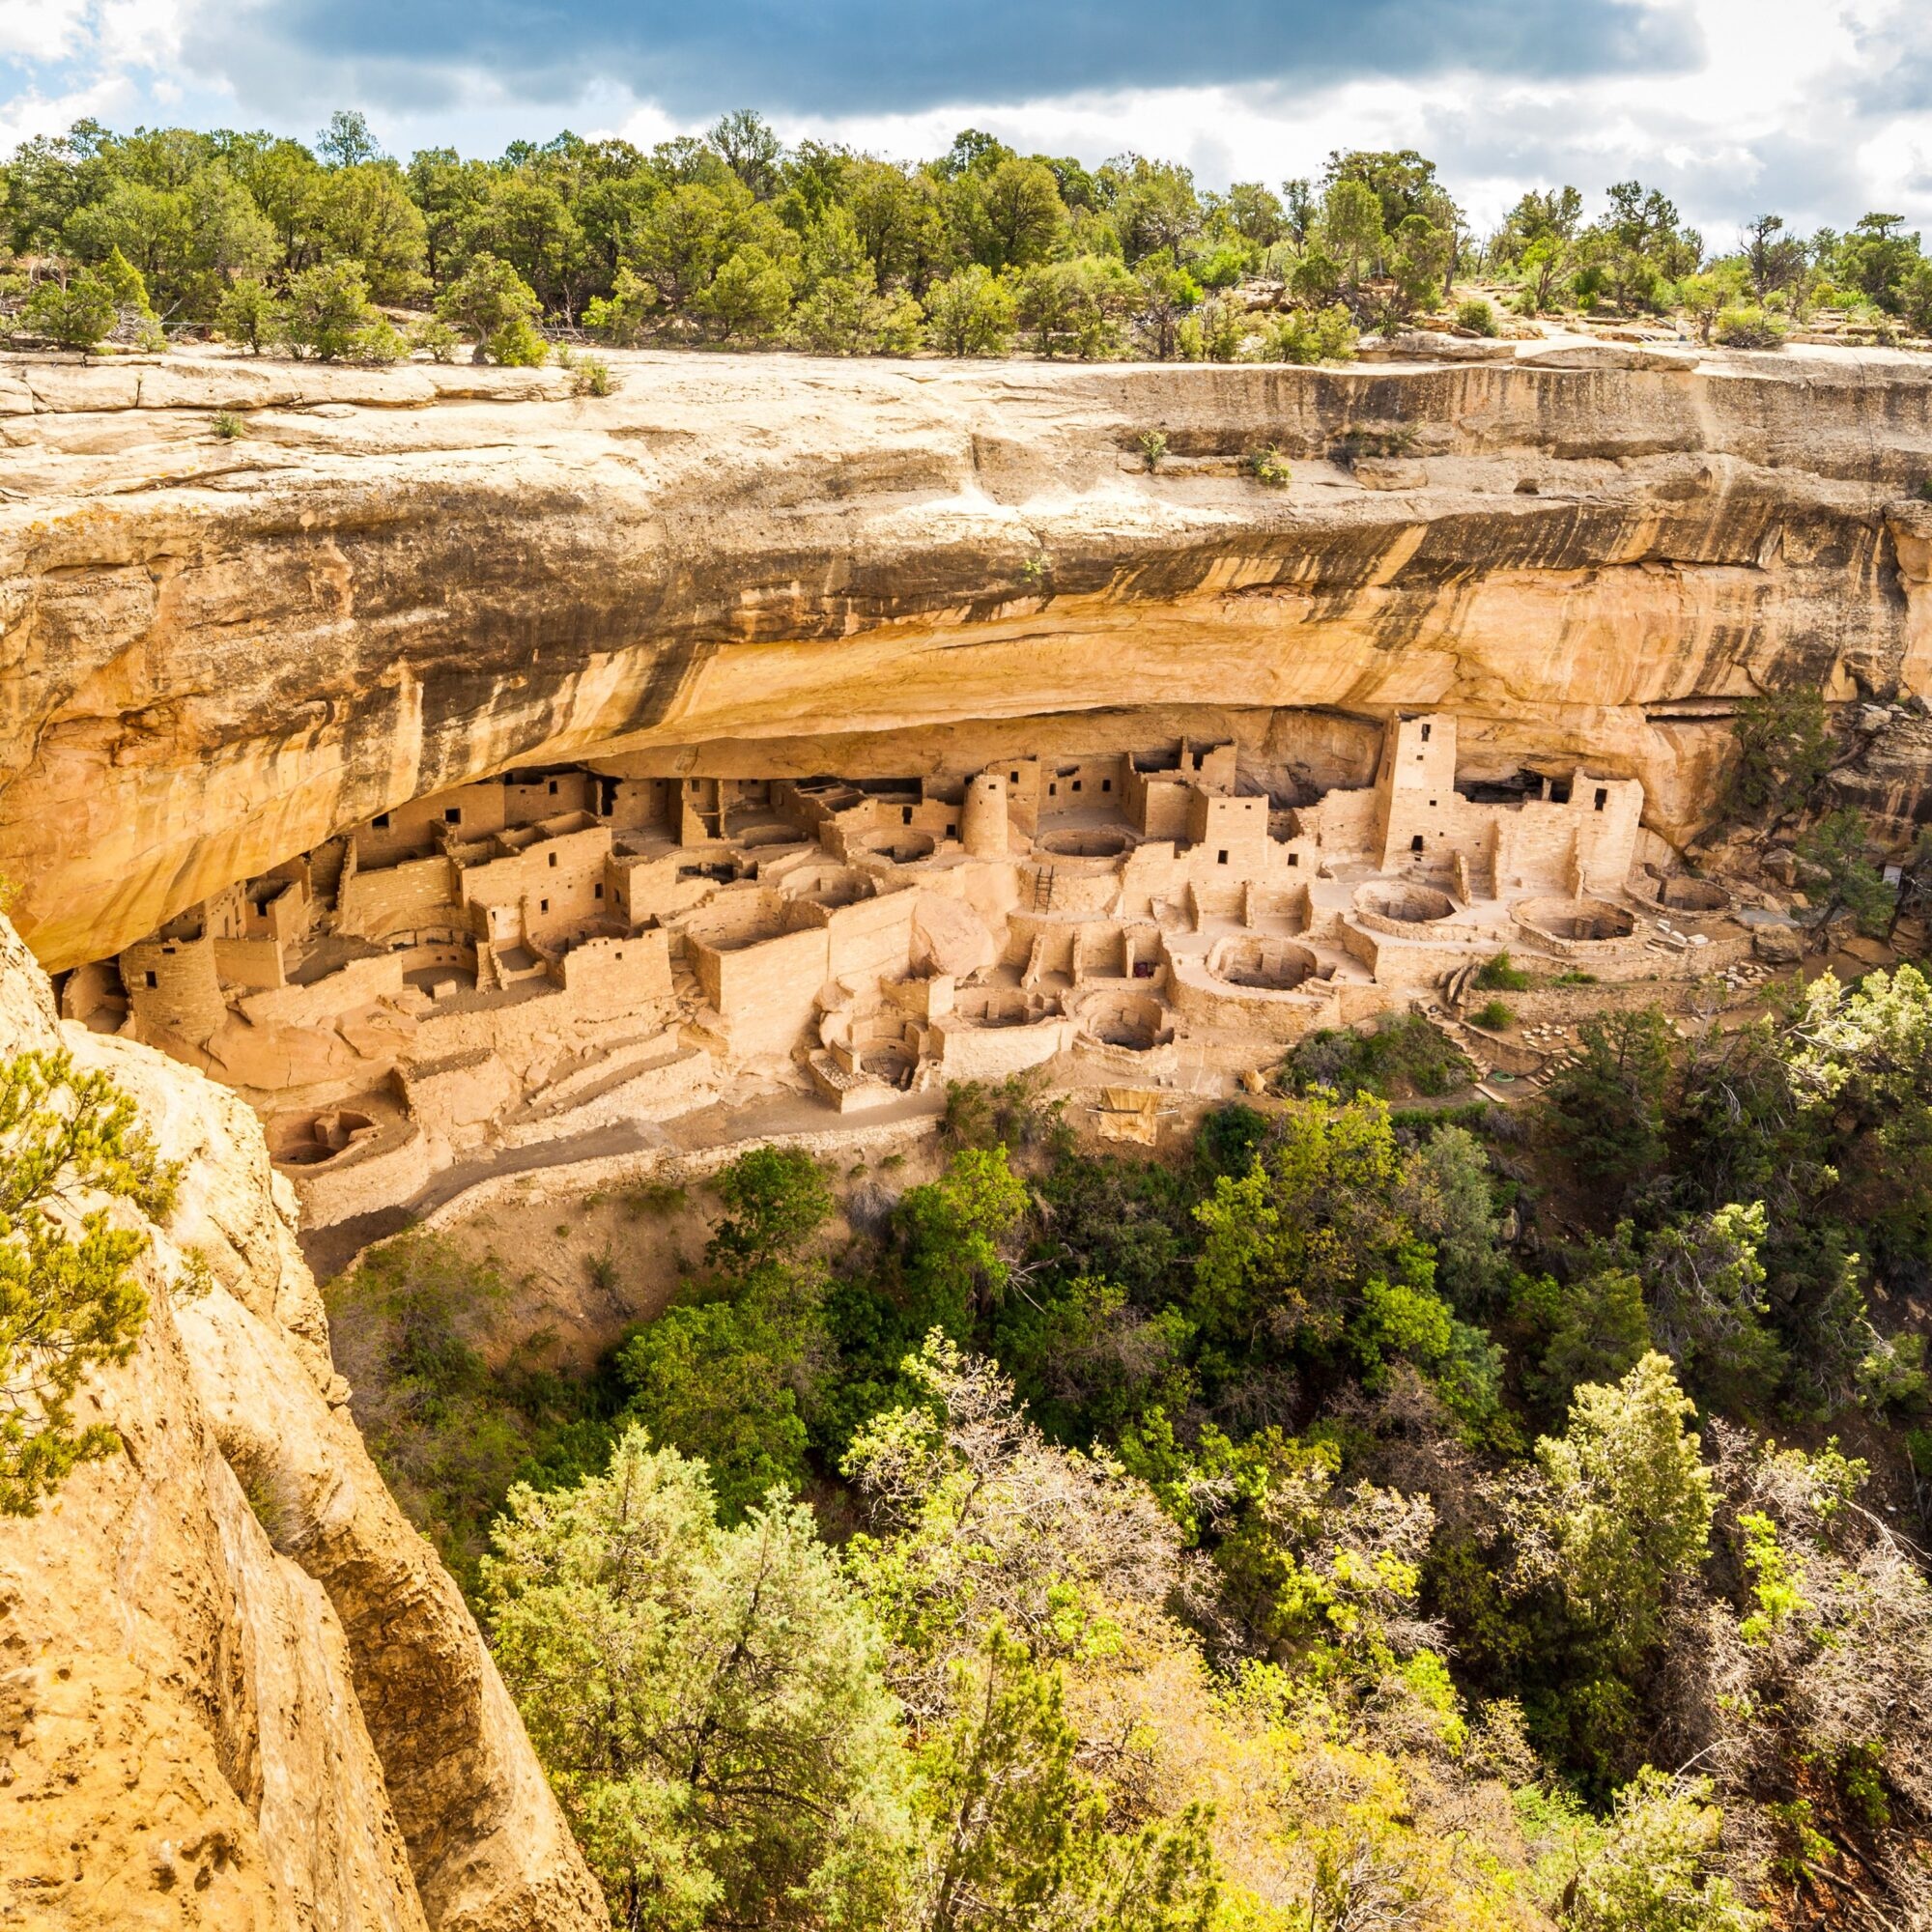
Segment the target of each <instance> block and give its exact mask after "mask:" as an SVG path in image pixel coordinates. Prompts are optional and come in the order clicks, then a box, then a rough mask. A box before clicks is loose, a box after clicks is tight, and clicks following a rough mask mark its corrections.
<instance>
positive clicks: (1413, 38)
mask: <svg viewBox="0 0 1932 1932" xmlns="http://www.w3.org/2000/svg"><path fill="white" fill-rule="evenodd" d="M196 39H197V41H198V44H197V45H196V46H195V47H194V49H193V53H194V56H195V61H196V65H197V66H200V67H202V68H204V70H211V69H212V70H213V71H215V72H217V73H220V74H222V75H223V76H224V77H225V78H227V79H229V80H230V81H231V82H232V83H233V84H235V85H236V87H237V91H238V93H240V94H241V95H242V96H243V97H244V98H245V97H246V96H247V95H248V94H250V93H254V92H257V91H260V90H264V89H266V90H269V91H272V92H282V91H285V90H286V89H287V88H289V87H290V86H291V85H298V84H299V79H298V76H299V75H300V72H301V70H302V69H303V68H304V67H309V68H310V69H311V70H313V68H315V67H322V68H326V69H328V70H332V76H331V77H334V78H337V80H338V84H339V83H340V81H343V80H347V81H352V82H353V83H354V84H355V87H356V89H357V94H358V98H360V99H368V100H372V101H374V100H381V101H383V102H384V103H385V104H388V105H391V106H394V107H398V108H419V107H424V106H431V105H435V104H438V102H439V101H440V100H441V99H447V98H448V90H449V89H450V87H451V86H452V85H453V84H454V83H455V79H456V76H457V75H458V74H460V73H464V72H472V73H473V72H476V71H481V72H483V73H484V74H486V75H487V76H488V77H489V78H490V79H491V80H492V81H493V82H495V83H496V84H497V86H498V87H500V88H502V89H504V90H506V91H507V92H508V93H509V94H511V95H512V96H514V97H517V98H521V99H527V100H531V101H542V100H567V99H572V98H574V97H577V96H579V95H581V94H582V91H583V90H584V89H585V88H586V87H587V86H591V85H595V84H599V83H602V84H605V85H609V86H613V87H617V88H621V89H624V90H627V91H628V92H630V93H631V94H633V95H636V96H638V97H640V98H646V99H655V100H657V101H659V102H660V103H662V104H663V105H664V106H665V107H666V108H668V110H669V111H671V112H672V113H674V114H694V113H696V114H702V113H708V112H711V111H713V110H715V109H716V108H718V107H719V106H720V105H725V104H731V103H735V102H740V101H743V102H749V103H753V104H755V105H756V106H758V107H760V108H763V109H766V110H768V111H772V112H779V113H787V112H789V113H814V114H834V115H837V114H854V113H868V112H912V111H917V110H919V109H921V108H925V107H934V106H941V105H945V104H947V103H949V102H952V101H962V102H963V101H976V102H986V103H989V104H992V103H998V102H1003V101H1014V100H1021V99H1039V98H1040V97H1042V96H1049V95H1062V94H1066V93H1069V92H1073V91H1076V90H1080V89H1109V88H1134V87H1176V86H1190V85H1213V84H1229V83H1234V84H1238V83H1243V82H1253V81H1262V80H1269V79H1278V80H1291V79H1292V80H1293V82H1294V83H1296V84H1297V85H1307V84H1309V83H1321V82H1329V81H1334V80H1340V79H1349V78H1357V77H1364V76H1369V75H1376V76H1385V77H1397V78H1406V77H1416V76H1421V75H1425V74H1430V73H1437V72H1441V71H1445V70H1452V69H1455V70H1460V69H1469V70H1472V71H1476V72H1479V73H1493V74H1496V75H1509V76H1513V77H1519V78H1520V77H1525V76H1527V77H1544V78H1548V79H1551V80H1560V79H1570V78H1575V77H1578V76H1582V75H1590V74H1604V73H1610V72H1630V71H1669V70H1677V69H1682V68H1684V67H1687V66H1691V65H1694V64H1695V62H1696V60H1697V58H1698V55H1699V45H1698V39H1697V33H1696V29H1695V26H1694V23H1693V22H1692V21H1691V20H1690V17H1689V15H1688V12H1686V11H1676V10H1660V9H1658V8H1655V7H1646V6H1641V5H1637V4H1635V0H1339V4H1338V0H1194V4H1192V5H1188V4H1184V0H1183V4H1180V5H1176V4H1174V0H1106V4H1104V5H1103V4H1100V0H1059V4H1054V3H1053V0H1044V3H1043V0H980V4H977V5H974V4H964V5H960V4H948V5H936V4H931V0H710V4H706V0H695V4H694V0H631V4H623V0H582V4H574V5H559V4H554V0H552V3H551V4H546V3H545V0H294V4H286V0H283V3H282V4H275V5H272V6H270V7H265V8H260V9H257V10H253V11H249V10H240V11H232V12H231V11H229V10H223V12H222V14H220V16H219V20H218V25H217V23H216V21H215V20H214V19H212V18H211V19H209V21H208V26H207V29H206V31H205V32H204V33H203V34H201V35H199V36H196Z"/></svg>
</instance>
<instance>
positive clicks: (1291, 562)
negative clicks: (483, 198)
mask: <svg viewBox="0 0 1932 1932" xmlns="http://www.w3.org/2000/svg"><path fill="white" fill-rule="evenodd" d="M1496 353H1497V354H1499V355H1505V356H1508V355H1511V353H1512V352H1511V351H1510V350H1509V349H1508V348H1506V347H1499V348H1498V349H1497V351H1496ZM615 359H616V360H617V362H618V365H619V366H618V375H619V379H620V387H619V389H618V392H617V393H616V394H614V395H612V396H610V397H605V398H596V397H582V398H573V397H572V396H571V394H570V391H569V378H568V377H567V375H565V374H564V373H562V372H538V373H535V374H528V373H524V372H518V371H507V370H469V369H462V370H456V369H437V368H429V367H423V366H414V367H411V368H408V369H403V370H398V371H393V372H378V373H369V372H355V371H329V370H316V369H312V368H304V367H300V366H295V365H276V366H265V365H258V364H250V363H248V362H246V361H245V360H242V359H240V358H235V357H230V356H226V355H221V356H204V357H172V358H169V359H168V360H167V361H165V362H163V363H158V364H149V365H145V366H143V365H136V364H116V365H110V366H105V367H100V368H89V369H82V368H78V367H72V366H60V365H56V364H52V363H48V362H38V363H35V362H18V361H16V362H13V363H10V364H7V365H5V366H4V367H0V437H3V438H4V440H5V442H6V445H7V448H6V452H5V454H4V457H0V490H4V496H0V626H4V631H0V697H4V702H0V872H4V873H5V874H6V875H8V876H9V877H10V878H12V879H13V880H14V881H15V882H16V883H17V885H18V886H19V887H20V888H21V897H20V899H19V902H18V912H17V917H18V918H19V920H20V922H21V929H22V931H23V933H24V934H25V936H26V937H27V938H28V939H29V941H30V942H31V944H32V945H33V947H34V950H35V951H36V952H37V953H38V954H39V955H40V957H41V958H42V960H43V962H45V963H46V964H47V965H48V966H49V967H50V968H61V967H65V966H71V965H74V964H76V963H79V962H81V961H85V960H91V959H98V958H100V957H103V956H106V955H108V954H111V953H114V952H118V951H119V950H121V949H122V948H124V947H126V946H128V944H130V943H131V942H133V941H135V940H138V939H140V938H141V937H143V936H144V935H145V934H147V933H149V932H152V931H154V930H155V929H156V927H157V926H159V925H160V924H161V923H163V922H164V921H166V920H167V919H168V918H170V917H171V916H172V915H173V914H175V913H176V912H178V911H179V910H181V909H182V908H183V907H185V906H190V905H193V904H194V903H196V902H197V901H199V900H202V899H205V898H207V897H208V896H210V895H212V894H213V893H216V892H219V891H220V890H221V889H223V888H224V887H226V886H228V885H229V884H231V883H233V882H234V881H236V880H238V879H241V878H245V877H248V876H251V875H254V874H259V873H261V872H263V871H265V870H266V869H268V868H269V867H271V866H273V865H275V864H277V863H279V862H281V861H283V860H286V859H288V858H290V857H292V856H293V855H295V854H297V853H299V852H303V851H307V850H309V849H311V848H313V847H315V846H316V845H318V844H320V843H321V842H322V841H323V840H324V839H326V838H328V837H329V836H330V835H331V834H334V833H337V832H340V831H342V830H343V829H344V828H346V827H348V826H351V825H355V824H357V823H360V822H363V821H366V820H368V819H369V818H371V817H372V816H373V815H374V814H376V813H379V812H383V811H385V810H389V809H391V808H392V807H395V806H399V805H401V804H403V803H404V802H406V801H408V800H410V799H412V798H415V797H418V796H420V795H422V794H424V793H426V792H432V791H437V790H440V789H445V788H447V787H450V786H454V785H457V784H459V783H462V782H464V781H468V780H470V779H474V778H477V777H481V776H483V775H486V774H489V773H492V772H497V771H501V770H503V769H505V768H508V767H510V766H513V765H517V764H537V763H548V762H557V761H563V760H570V759H585V758H595V757H597V756H599V755H602V754H620V753H621V754H626V755H628V756H629V757H630V759H631V760H632V762H631V764H630V766H629V767H628V768H629V769H632V770H634V771H636V770H642V769H645V768H647V767H651V768H657V769H661V770H662V771H663V772H664V773H665V774H667V775H679V776H682V775H688V774H714V775H722V776H741V775H753V776H755V775H765V776H772V775H783V774H786V773H796V774H809V773H813V772H837V773H843V772H858V773H879V772H886V771H895V770H896V771H902V772H905V773H908V774H916V773H918V772H921V771H923V770H925V769H927V768H929V767H930V766H932V765H934V764H936V763H937V762H938V761H940V760H941V759H942V758H944V759H945V760H947V761H950V762H951V763H952V765H953V766H955V767H958V768H968V767H971V766H974V765H976V764H983V763H986V762H990V761H991V760H993V759H995V758H999V757H1003V756H1005V755H1007V754H1008V753H1009V751H1010V750H1016V749H1028V750H1032V751H1034V752H1036V753H1050V752H1051V751H1053V750H1055V749H1057V747H1058V745H1059V744H1060V743H1061V738H1059V737H1056V732H1062V733H1064V732H1065V731H1075V732H1076V734H1077V741H1078V743H1080V744H1081V745H1083V746H1085V747H1087V748H1089V749H1092V748H1094V747H1099V746H1103V745H1106V744H1115V745H1116V746H1117V748H1122V749H1123V748H1125V747H1126V746H1128V745H1130V744H1133V743H1137V742H1152V741H1154V740H1156V739H1160V738H1171V737H1176V736H1179V735H1181V734H1182V733H1183V732H1188V733H1191V734H1192V735H1193V736H1195V737H1196V738H1199V739H1201V740H1203V741H1212V740H1217V739H1218V740H1225V739H1229V738H1232V739H1234V740H1235V741H1236V743H1237V744H1239V745H1241V746H1243V747H1244V748H1261V749H1264V750H1265V751H1266V752H1267V753H1268V754H1269V756H1270V757H1271V758H1273V759H1274V760H1275V761H1277V762H1289V763H1293V762H1296V761H1299V762H1300V763H1302V764H1304V765H1306V767H1307V769H1308V771H1309V773H1310V776H1311V777H1312V778H1313V779H1315V780H1316V781H1318V782H1334V781H1337V780H1338V779H1340V778H1342V777H1343V776H1344V775H1345V772H1346V773H1348V774H1353V772H1354V761H1356V760H1357V759H1358V756H1359V753H1360V750H1361V746H1362V744H1363V743H1364V742H1370V743H1372V742H1373V738H1374V734H1375V732H1376V730H1377V729H1378V726H1379V725H1380V723H1381V722H1382V721H1383V720H1384V719H1386V717H1387V716H1388V715H1389V714H1390V713H1391V712H1393V711H1395V710H1397V709H1401V708H1430V709H1435V710H1439V711H1444V712H1453V713H1455V714H1456V715H1457V716H1458V718H1459V719H1460V720H1461V721H1462V725H1463V750H1464V753H1465V756H1466V757H1467V758H1468V760H1469V762H1470V766H1471V769H1472V771H1474V772H1476V773H1478V774H1480V773H1481V772H1482V771H1483V769H1484V765H1485V761H1486V760H1487V761H1488V762H1489V763H1490V764H1492V766H1493V767H1494V770H1495V771H1496V772H1497V773H1499V774H1500V773H1504V772H1509V771H1514V770H1515V769H1516V768H1517V767H1518V766H1519V765H1520V763H1521V762H1522V760H1523V759H1524V758H1525V757H1526V756H1536V755H1554V756H1565V757H1570V758H1572V759H1577V758H1584V757H1587V758H1588V759H1589V760H1591V761H1592V763H1593V765H1594V767H1596V768H1598V769H1602V770H1604V771H1606V772H1610V773H1614V774H1616V775H1619V776H1625V777H1631V778H1636V779H1640V780H1641V781H1642V782H1643V785H1644V788H1645V796H1646V801H1647V804H1646V822H1647V823H1648V824H1649V825H1650V826H1651V828H1652V829H1653V830H1655V831H1657V832H1659V833H1660V834H1662V836H1663V837H1665V838H1669V839H1670V840H1672V842H1674V843H1682V842H1683V841H1684V840H1685V839H1686V838H1689V837H1690V834H1691V833H1692V832H1693V831H1694V830H1695V829H1696V827H1697V825H1698V823H1699V821H1700V819H1701V818H1702V816H1703V814H1704V813H1705V812H1706V810H1708V806H1709V801H1710V795H1711V790H1712V780H1713V776H1714V772H1715V768H1716V765H1717V762H1718V760H1719V758H1720V756H1721V754H1722V748H1723V746H1724V744H1725V743H1726V740H1727V733H1726V728H1725V725H1724V722H1723V721H1724V716H1725V713H1726V711H1727V709H1728V707H1729V705H1731V704H1732V703H1734V702H1735V700H1736V699H1737V698H1738V697H1739V696H1744V695H1747V694H1749V693H1750V692H1752V691H1755V690H1758V689H1760V688H1763V687H1766V686H1769V685H1776V684H1784V685H1793V684H1802V685H1809V686H1811V687H1813V688H1816V689H1820V690H1823V691H1824V692H1826V693H1827V695H1828V696H1832V697H1833V698H1836V699H1841V700H1850V699H1852V698H1855V697H1859V696H1874V697H1886V698H1891V697H1897V696H1914V695H1923V694H1925V693H1926V691H1927V687H1928V684H1932V503H1926V502H1924V501H1922V500H1920V499H1919V498H1918V495H1917V493H1918V489H1919V486H1920V484H1921V483H1922V481H1923V480H1924V478H1925V477H1926V476H1927V475H1928V474H1932V365H1928V364H1927V363H1926V362H1925V361H1924V359H1923V358H1916V359H1915V358H1912V357H1909V356H1905V355H1887V354H1884V353H1879V352H1871V353H1867V354H1862V355H1860V354H1854V353H1848V352H1833V351H1823V350H1819V351H1806V350H1790V351H1786V352H1784V353H1783V354H1781V355H1703V356H1700V355H1698V354H1697V353H1696V352H1695V351H1694V350H1690V349H1689V348H1686V349H1684V350H1682V351H1659V350H1648V349H1632V348H1626V347H1622V346H1620V345H1613V344H1596V345H1562V344H1557V345H1522V346H1520V353H1517V354H1515V355H1514V359H1509V360H1503V361H1493V360H1492V361H1478V362H1465V363H1453V364H1441V363H1435V364H1413V365H1395V364H1390V365H1381V366H1377V367H1372V368H1371V367H1358V368H1350V369H1346V370H1293V369H1264V368H1252V367H1230V368H1216V367H1203V368H1172V367H1170V368H1153V369H1150V368H1145V367H1142V368H1131V367H1097V368H1096V367H1086V368H1064V367H1057V366H1052V365H1028V364H1018V363H993V364H981V365H974V366H961V365H952V364H944V363H899V364H889V363H821V362H811V361H807V360H802V359H797V358H791V357H769V358H752V357H718V358H707V357H699V356H686V357H668V356H648V355H639V356H632V357H622V358H615ZM222 410H225V411H229V412H235V413H236V414H237V415H239V417H240V418H241V423H242V427H243V431H244V433H243V434H242V435H241V437H239V438H237V439H235V440H221V439H220V438H218V437H217V436H216V435H215V434H214V433H213V419H214V412H216V411H222ZM1153 430H1159V431H1160V432H1161V433H1162V434H1163V435H1164V436H1165V437H1166V439H1167V441H1166V448H1167V451H1168V454H1167V456H1166V459H1165V461H1164V462H1163V463H1162V464H1161V465H1160V467H1159V469H1158V471H1157V472H1156V473H1150V472H1149V471H1148V469H1146V467H1145V465H1144V464H1143V462H1142V460H1141V457H1140V454H1139V448H1140V442H1141V439H1142V437H1143V435H1144V434H1146V433H1147V432H1150V431H1153ZM1264 445H1271V446H1273V447H1275V448H1277V449H1278V450H1279V451H1280V452H1281V453H1282V455H1284V456H1285V457H1287V458H1288V459H1289V460H1290V462H1291V463H1292V465H1293V471H1294V474H1293V482H1292V483H1291V484H1290V485H1289V487H1287V488H1286V489H1280V490H1269V489H1264V488H1263V487H1262V486H1261V485H1260V484H1259V483H1257V482H1256V481H1254V480H1253V479H1252V477H1251V476H1250V475H1249V474H1248V473H1247V472H1246V470H1245V469H1244V466H1243V457H1244V454H1246V453H1248V452H1251V451H1253V450H1255V449H1256V448H1258V447H1260V446H1264ZM1364 727H1366V731H1365V728H1364ZM1338 744H1346V755H1340V756H1337V757H1333V758H1331V757H1330V756H1329V753H1330V752H1331V751H1332V750H1333V748H1335V747H1336V746H1337V745H1338ZM639 760H642V761H643V762H642V763H639V762H638V761H639ZM1331 764H1332V765H1333V766H1334V767H1335V768H1334V769H1330V765H1331ZM1880 766H1881V769H1879V770H1878V772H1877V775H1876V776H1875V777H1874V779H1873V781H1872V789H1873V802H1874V803H1875V804H1877V805H1879V806H1881V807H1882V808H1883V809H1885V810H1892V811H1895V812H1899V813H1902V814H1906V815H1909V814H1911V813H1913V812H1914V811H1916V810H1918V806H1919V803H1920V787H1921V784H1922V778H1921V774H1922V771H1923V761H1922V759H1920V758H1918V756H1917V755H1916V754H1913V755H1908V756H1901V757H1900V758H1899V759H1898V760H1896V761H1895V769H1891V770H1889V771H1887V770H1885V769H1883V768H1882V767H1883V760H1882V759H1881V760H1880ZM1349 781H1359V778H1358V777H1355V776H1350V780H1349Z"/></svg>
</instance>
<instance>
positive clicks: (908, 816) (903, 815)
mask: <svg viewBox="0 0 1932 1932" xmlns="http://www.w3.org/2000/svg"><path fill="white" fill-rule="evenodd" d="M899 823H900V824H901V825H910V824H911V823H912V807H911V806H909V805H908V806H906V807H904V808H903V809H902V810H900V812H899Z"/></svg>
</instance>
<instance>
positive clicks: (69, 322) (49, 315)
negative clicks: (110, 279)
mask: <svg viewBox="0 0 1932 1932" xmlns="http://www.w3.org/2000/svg"><path fill="white" fill-rule="evenodd" d="M120 316H121V311H120V305H119V304H118V303H117V302H116V301H115V299H114V291H113V290H112V289H111V288H109V287H108V285H107V283H106V282H105V281H103V280H102V279H101V277H100V276H99V275H98V274H96V273H95V272H94V271H93V270H88V269H82V270H78V271H77V272H76V273H74V274H71V275H69V276H68V277H67V279H66V280H65V281H44V282H39V283H36V284H35V287H34V290H33V293H32V294H31V295H29V296H28V298H27V299H26V301H25V302H24V303H23V304H22V306H21V309H20V320H21V321H22V322H23V323H24V324H25V325H26V326H27V327H29V328H30V329H32V330H34V332H35V333H36V334H39V335H44V336H45V337H47V339H48V340H49V341H51V342H55V343H58V344H59V346H60V347H61V348H63V349H83V350H84V349H92V348H93V347H94V345H95V344H96V343H97V342H99V341H100V340H101V338H102V337H103V336H105V335H107V334H109V333H111V331H112V330H113V328H114V326H115V324H116V323H117V322H118V321H119V320H120Z"/></svg>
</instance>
